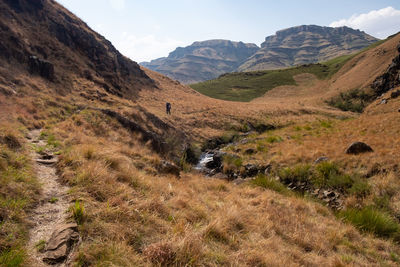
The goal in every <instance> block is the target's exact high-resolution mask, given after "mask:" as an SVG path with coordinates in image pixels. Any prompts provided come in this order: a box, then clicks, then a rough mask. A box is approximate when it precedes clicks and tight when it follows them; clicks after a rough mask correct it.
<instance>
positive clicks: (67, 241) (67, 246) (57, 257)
mask: <svg viewBox="0 0 400 267" xmlns="http://www.w3.org/2000/svg"><path fill="white" fill-rule="evenodd" d="M78 241H79V233H78V225H77V224H76V223H70V224H62V225H58V226H57V227H56V229H55V230H54V232H53V233H52V234H51V237H50V239H49V241H48V242H47V244H46V247H45V256H44V257H43V261H44V262H46V263H48V264H57V263H60V262H63V261H65V260H66V259H67V257H68V255H69V253H70V252H71V249H72V247H73V245H74V244H75V243H76V242H78Z"/></svg>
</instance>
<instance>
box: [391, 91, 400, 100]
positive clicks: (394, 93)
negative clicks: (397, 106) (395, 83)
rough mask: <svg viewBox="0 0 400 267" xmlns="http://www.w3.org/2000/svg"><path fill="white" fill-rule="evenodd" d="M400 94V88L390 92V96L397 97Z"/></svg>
mask: <svg viewBox="0 0 400 267" xmlns="http://www.w3.org/2000/svg"><path fill="white" fill-rule="evenodd" d="M399 96H400V90H397V91H394V92H392V93H391V94H390V98H397V97H399Z"/></svg>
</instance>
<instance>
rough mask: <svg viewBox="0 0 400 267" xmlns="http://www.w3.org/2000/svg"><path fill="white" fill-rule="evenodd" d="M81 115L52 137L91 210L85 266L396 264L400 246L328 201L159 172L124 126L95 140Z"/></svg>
mask: <svg viewBox="0 0 400 267" xmlns="http://www.w3.org/2000/svg"><path fill="white" fill-rule="evenodd" d="M76 117H82V118H79V119H80V120H81V121H83V122H82V124H80V125H79V126H78V125H76V122H75V121H77V119H78V118H75V121H74V120H72V119H71V120H67V121H65V122H63V123H61V124H59V125H58V126H57V127H55V128H53V130H52V131H53V132H55V133H56V136H58V137H59V138H60V139H63V140H64V143H65V148H64V149H65V151H64V152H63V153H62V158H61V161H60V164H59V166H58V168H59V170H60V173H61V175H62V177H63V179H64V181H66V182H67V183H69V184H70V185H71V186H72V190H71V191H72V192H71V194H72V195H73V196H74V198H76V199H79V200H81V201H82V203H84V206H85V211H86V214H85V220H84V223H83V224H82V226H81V229H80V231H81V234H82V237H83V243H82V244H81V246H80V250H79V253H78V256H77V258H76V260H77V262H79V263H80V264H82V265H85V264H93V265H96V264H97V265H116V266H130V265H132V264H134V265H138V266H142V265H144V266H147V265H156V266H157V265H162V266H165V265H174V266H187V265H192V266H204V265H206V266H221V265H222V266H271V265H272V266H280V265H282V264H286V265H290V266H303V265H307V266H321V265H324V266H345V265H382V264H387V265H395V262H393V257H392V255H398V254H399V253H400V250H399V249H398V247H397V245H394V244H393V243H391V241H385V240H380V239H376V238H374V237H372V236H370V235H361V234H360V233H359V232H358V231H357V230H355V229H354V228H353V227H352V226H350V225H347V224H344V223H342V222H340V221H339V220H338V219H337V218H336V217H335V215H334V214H333V213H332V211H330V210H329V209H328V208H326V207H324V206H322V205H321V204H318V203H314V202H310V201H308V200H306V199H303V198H298V197H294V196H291V197H287V196H283V195H279V194H277V193H274V192H272V191H269V190H263V189H261V188H256V187H253V186H251V185H250V184H243V185H241V186H235V185H233V184H231V183H229V182H225V181H221V180H214V179H205V178H204V177H203V176H202V175H198V174H194V173H186V174H182V177H181V179H180V180H177V179H176V178H174V177H172V176H165V175H160V174H157V173H155V172H153V171H151V169H154V166H155V165H156V164H157V162H158V161H159V160H160V159H159V156H158V155H156V154H154V153H153V152H151V150H149V149H148V148H146V147H144V146H143V145H142V144H140V143H138V142H137V141H135V139H136V138H135V137H134V136H133V137H132V136H130V134H129V133H128V132H125V130H123V129H118V127H117V126H118V125H117V124H114V123H113V122H111V123H110V122H103V123H102V124H101V125H98V127H101V128H102V129H103V131H102V133H103V134H102V135H97V136H94V135H93V132H92V131H93V130H88V129H89V127H88V126H87V125H86V122H85V120H87V119H85V118H84V114H79V115H76ZM127 140H131V141H132V142H131V144H130V145H127V144H126V142H127ZM138 162H141V163H142V164H143V165H144V166H146V167H145V168H139V167H136V166H140V164H138Z"/></svg>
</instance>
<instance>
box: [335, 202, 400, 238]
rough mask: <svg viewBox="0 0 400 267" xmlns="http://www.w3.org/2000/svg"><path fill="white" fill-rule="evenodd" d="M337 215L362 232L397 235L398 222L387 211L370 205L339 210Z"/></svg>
mask: <svg viewBox="0 0 400 267" xmlns="http://www.w3.org/2000/svg"><path fill="white" fill-rule="evenodd" d="M339 217H341V218H343V219H345V220H346V221H348V222H350V223H352V224H353V225H354V226H356V227H357V228H358V229H360V230H361V231H363V232H370V233H373V234H375V235H377V236H380V237H394V238H398V236H399V230H400V226H399V224H398V223H397V222H396V221H395V220H394V219H393V218H392V217H391V216H390V215H388V214H387V213H385V212H382V211H379V210H377V209H374V208H372V207H364V208H363V209H347V210H344V211H341V212H340V213H339Z"/></svg>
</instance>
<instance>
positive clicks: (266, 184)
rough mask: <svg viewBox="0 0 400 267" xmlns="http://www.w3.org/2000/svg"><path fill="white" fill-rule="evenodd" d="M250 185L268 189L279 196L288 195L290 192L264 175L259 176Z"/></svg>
mask: <svg viewBox="0 0 400 267" xmlns="http://www.w3.org/2000/svg"><path fill="white" fill-rule="evenodd" d="M251 183H252V184H253V185H256V186H260V187H262V188H266V189H270V190H273V191H276V192H278V193H281V194H290V190H289V189H287V188H286V186H285V185H283V184H282V183H281V182H279V181H277V180H275V179H274V178H272V177H268V176H266V175H264V174H259V175H257V177H256V178H255V179H253V180H251Z"/></svg>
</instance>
